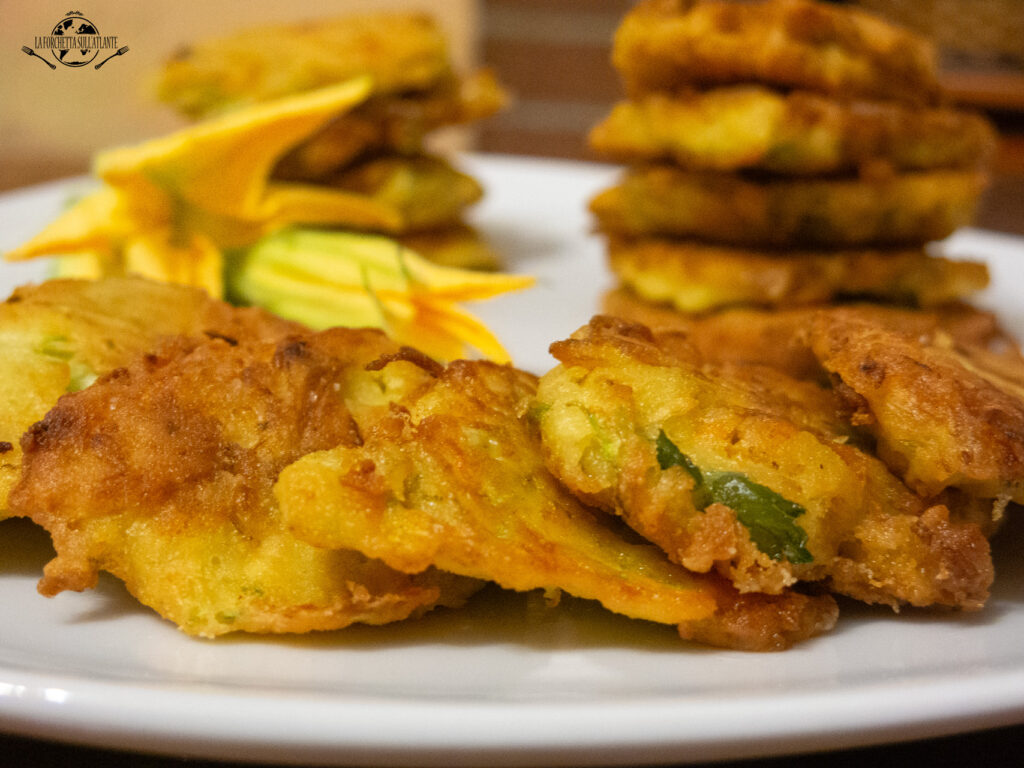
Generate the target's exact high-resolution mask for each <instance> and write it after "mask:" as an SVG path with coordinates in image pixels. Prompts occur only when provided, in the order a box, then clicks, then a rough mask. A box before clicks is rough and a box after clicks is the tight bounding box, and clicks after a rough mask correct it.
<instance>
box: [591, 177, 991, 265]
mask: <svg viewBox="0 0 1024 768" xmlns="http://www.w3.org/2000/svg"><path fill="white" fill-rule="evenodd" d="M985 184H986V177H985V175H984V174H983V173H981V172H976V171H930V172H914V173H903V174H896V175H892V176H890V175H883V176H879V177H878V178H862V179H860V178H858V179H833V178H806V179H805V178H796V179H789V178H773V179H770V180H763V181H755V180H751V179H748V178H745V177H742V176H738V175H729V174H718V173H710V172H703V173H702V172H691V171H686V170H683V169H681V168H678V167H675V166H672V165H646V166H636V167H633V168H630V169H629V170H627V171H626V172H625V174H624V175H623V177H622V180H621V181H620V183H619V184H617V185H615V186H613V187H610V188H609V189H606V190H604V191H603V192H601V193H599V194H598V195H597V196H596V197H595V198H594V199H593V200H592V201H591V204H590V209H591V211H592V212H593V213H594V214H595V215H596V217H597V219H598V223H599V225H600V227H601V229H602V230H604V231H605V232H610V233H619V234H624V235H634V236H642V235H667V236H679V237H691V236H692V237H697V238H700V239H706V240H710V241H714V242H718V243H723V244H731V245H754V246H779V247H847V246H865V245H882V244H893V245H895V244H902V243H905V244H910V245H920V244H921V243H924V242H927V241H929V240H940V239H942V238H944V237H946V236H947V235H949V234H951V233H952V232H953V230H955V229H957V228H958V227H961V226H964V225H967V224H969V223H970V222H971V219H972V217H973V215H974V211H975V208H976V207H977V203H978V199H979V197H980V195H981V193H982V191H983V189H984V187H985Z"/></svg>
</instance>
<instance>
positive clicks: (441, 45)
mask: <svg viewBox="0 0 1024 768" xmlns="http://www.w3.org/2000/svg"><path fill="white" fill-rule="evenodd" d="M450 71H451V65H450V62H449V58H448V46H447V43H446V41H445V39H444V36H443V35H442V33H441V30H440V28H439V27H438V26H437V24H436V23H435V22H434V21H433V20H432V19H431V18H430V17H428V16H427V15H425V14H421V13H366V14H352V15H348V16H342V17H339V18H336V19H328V20H322V21H317V22H305V23H300V24H290V25H278V26H263V27H257V28H252V29H246V30H242V31H241V32H237V33H235V34H233V35H230V36H226V37H221V38H217V39H210V40H204V41H202V42H199V43H195V44H194V45H191V46H189V47H188V48H186V49H184V50H182V51H180V52H179V53H178V54H177V55H176V56H175V57H174V58H173V59H171V60H170V61H168V62H167V63H166V64H165V65H164V69H163V71H162V73H161V76H160V82H159V83H158V86H157V87H158V96H159V98H160V99H161V100H162V101H164V102H165V103H168V104H170V105H172V106H174V107H175V108H176V109H178V111H180V112H181V113H182V114H184V115H187V116H188V117H191V118H205V117H209V116H211V115H213V114H216V113H218V112H223V111H225V110H228V109H232V108H235V107H238V106H242V105H244V104H255V103H257V102H261V101H268V100H270V99H274V98H279V97H281V96H287V95H290V94H295V93H301V92H303V91H311V90H315V89H316V88H322V87H324V86H327V85H332V84H334V83H339V82H341V81H343V80H346V79H348V78H351V77H357V76H361V75H372V76H373V79H374V83H375V89H376V90H377V91H378V92H380V93H398V92H402V91H408V90H423V89H428V88H430V87H431V86H433V85H434V84H435V83H437V82H438V81H439V80H440V79H442V78H444V77H445V76H447V75H449V73H450Z"/></svg>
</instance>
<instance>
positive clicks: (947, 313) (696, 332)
mask: <svg viewBox="0 0 1024 768" xmlns="http://www.w3.org/2000/svg"><path fill="white" fill-rule="evenodd" d="M850 306H852V307H855V308H856V309H857V311H858V314H859V315H861V316H863V317H865V318H868V319H870V321H871V322H872V323H875V324H878V325H881V326H883V327H887V328H893V329H897V330H900V331H902V332H903V333H906V334H908V335H910V336H924V335H934V334H935V333H937V332H939V331H942V332H944V333H946V334H948V335H949V337H950V338H951V339H953V341H954V343H956V344H957V345H959V346H960V347H971V348H975V349H981V350H988V351H989V352H991V353H992V354H997V355H1002V356H1007V357H1010V358H1014V357H1019V355H1020V350H1019V348H1018V347H1017V345H1016V343H1015V342H1014V340H1013V339H1011V338H1010V337H1009V336H1008V335H1007V333H1006V331H1005V330H1003V328H1002V327H1001V326H1000V325H999V321H998V320H997V319H996V316H995V315H994V314H992V313H991V312H986V311H984V310H980V309H976V308H975V307H972V306H970V305H968V304H963V303H960V302H951V303H949V304H941V305H936V306H932V307H929V308H928V309H926V310H923V309H909V308H905V307H896V306H886V305H883V304H853V305H835V306H834V307H831V306H830V307H823V306H806V307H782V308H779V309H755V308H750V307H735V308H730V309H723V310H720V311H716V312H708V313H699V314H697V313H687V312H680V311H678V310H675V309H673V308H671V307H670V306H668V305H662V304H653V303H651V302H649V301H645V300H644V299H641V298H639V297H638V296H637V295H636V294H634V293H633V292H631V291H629V290H628V289H625V288H618V289H616V290H614V291H610V292H609V293H607V294H606V295H605V297H604V299H603V303H602V307H603V312H604V314H606V315H613V316H615V317H619V318H622V319H624V320H627V321H629V322H631V323H639V324H640V325H646V326H647V327H648V328H651V329H652V330H654V331H655V332H658V331H680V332H683V333H685V334H686V339H687V341H688V342H690V343H691V344H693V345H694V346H695V347H696V348H697V351H698V352H699V353H700V356H701V358H702V359H704V360H707V361H709V362H726V363H756V364H760V365H768V366H771V367H772V368H778V369H779V370H781V371H783V372H785V373H787V374H789V375H790V376H792V377H794V378H797V379H808V380H820V379H823V378H824V376H825V372H824V369H823V368H822V367H821V363H820V362H819V361H818V358H817V357H816V356H815V355H814V352H813V351H812V350H811V348H810V346H809V345H808V341H807V329H808V328H810V327H811V323H812V321H813V320H814V318H815V317H816V316H817V315H818V314H819V313H822V312H824V313H828V312H831V311H833V310H843V309H844V308H845V307H850Z"/></svg>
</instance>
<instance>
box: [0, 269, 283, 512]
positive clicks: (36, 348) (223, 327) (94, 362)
mask: <svg viewBox="0 0 1024 768" xmlns="http://www.w3.org/2000/svg"><path fill="white" fill-rule="evenodd" d="M299 329H300V326H298V325H297V324H295V323H291V322H288V321H286V320H282V319H280V318H278V317H275V316H273V315H271V314H269V313H267V312H264V311H262V310H259V309H237V308H235V307H231V306H229V305H227V304H224V303H222V302H219V301H214V300H212V299H210V298H209V297H208V296H207V295H206V294H205V293H203V292H202V291H200V290H197V289H195V288H186V287H184V286H178V285H168V284H165V283H155V282H150V281H147V280H142V279H139V278H133V277H125V278H108V279H105V280H98V281H88V280H50V281H48V282H45V283H41V284H39V285H27V286H23V287H21V288H18V289H16V290H15V291H14V292H13V293H12V294H11V296H10V297H9V298H8V299H7V300H6V301H5V302H4V303H3V304H0V348H2V349H3V356H2V359H0V365H2V366H3V375H0V518H3V517H6V516H7V512H6V507H7V494H8V492H9V491H10V489H11V487H12V486H13V485H14V482H15V481H16V480H17V477H18V472H19V471H20V469H21V447H20V445H19V442H18V441H19V440H20V439H21V435H22V433H23V432H25V430H26V429H28V428H29V426H31V425H32V424H33V423H34V422H36V421H38V420H39V419H41V418H43V416H45V415H46V412H47V411H48V410H49V409H50V408H51V407H52V406H53V405H54V404H55V403H56V402H57V398H59V397H60V396H61V395H63V394H64V393H65V392H73V391H76V390H79V389H82V388H83V387H85V386H87V385H88V384H90V383H92V381H94V380H95V379H96V378H97V377H98V376H100V375H102V374H105V373H107V372H109V371H112V370H114V369H115V368H119V367H121V366H123V365H127V364H128V363H129V362H130V361H131V360H133V359H134V358H135V357H137V356H139V355H141V354H143V353H145V352H149V351H151V350H153V349H154V348H155V346H156V344H157V342H158V340H159V339H161V338H162V337H164V336H173V335H178V334H201V333H204V332H207V333H212V334H216V335H222V336H226V337H230V338H236V339H237V338H264V337H266V338H272V337H279V336H283V335H284V334H286V333H290V332H294V331H297V330H299Z"/></svg>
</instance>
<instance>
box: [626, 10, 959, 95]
mask: <svg viewBox="0 0 1024 768" xmlns="http://www.w3.org/2000/svg"><path fill="white" fill-rule="evenodd" d="M612 61H613V63H614V65H615V66H616V68H617V69H618V70H619V72H620V74H621V75H622V78H623V80H624V82H625V85H626V90H627V91H628V92H629V93H630V94H631V95H636V94H640V93H647V92H650V91H659V90H675V89H676V88H678V87H679V86H681V85H699V86H705V87H706V86H711V85H720V84H727V83H737V82H751V81H754V82H763V83H766V84H769V85H773V86H776V87H780V88H801V89H805V90H810V91H818V92H821V93H827V94H835V95H840V94H841V95H843V96H847V97H849V96H854V97H860V98H872V99H896V100H900V101H907V102H910V103H916V104H925V103H934V102H935V101H936V100H937V97H938V95H939V84H938V79H937V66H936V60H935V53H934V50H933V49H932V46H931V45H930V44H929V43H928V42H927V41H925V40H923V39H922V38H920V37H918V36H916V35H914V34H913V33H911V32H909V31H907V30H904V29H901V28H898V27H894V26H892V25H889V24H886V23H885V22H883V21H882V20H880V19H879V18H877V17H875V16H872V15H869V14H867V13H864V12H861V11H857V10H854V9H851V8H847V7H841V6H834V5H827V4H825V3H816V2H808V1H807V0H768V1H767V2H764V1H761V2H745V3H734V2H721V1H720V0H697V1H696V2H695V1H694V0H645V2H641V3H639V4H638V5H637V6H636V7H635V8H634V9H633V10H632V11H631V12H630V13H628V14H627V15H626V17H625V18H624V19H623V22H622V24H621V25H620V27H619V29H618V31H617V33H616V36H615V42H614V47H613V52H612Z"/></svg>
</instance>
